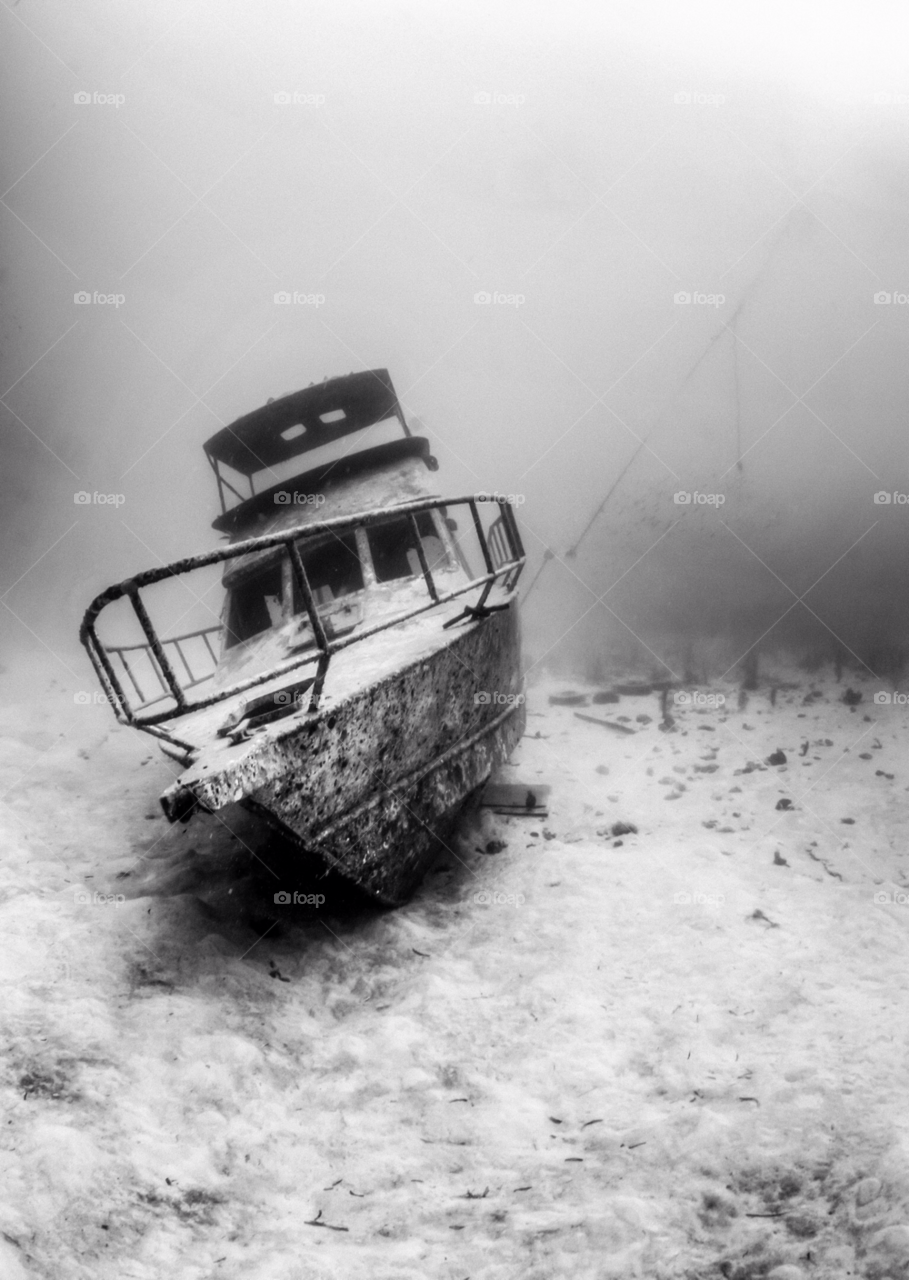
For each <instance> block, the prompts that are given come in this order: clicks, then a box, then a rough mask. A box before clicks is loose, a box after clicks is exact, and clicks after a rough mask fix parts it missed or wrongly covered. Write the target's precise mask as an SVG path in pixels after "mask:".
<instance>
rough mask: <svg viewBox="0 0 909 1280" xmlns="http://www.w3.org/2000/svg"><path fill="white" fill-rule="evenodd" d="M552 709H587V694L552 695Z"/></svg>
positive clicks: (550, 702) (550, 700) (550, 703)
mask: <svg viewBox="0 0 909 1280" xmlns="http://www.w3.org/2000/svg"><path fill="white" fill-rule="evenodd" d="M549 705H550V706H551V707H586V706H587V695H586V693H552V694H550V695H549Z"/></svg>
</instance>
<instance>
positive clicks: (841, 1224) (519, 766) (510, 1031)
mask: <svg viewBox="0 0 909 1280" xmlns="http://www.w3.org/2000/svg"><path fill="white" fill-rule="evenodd" d="M777 683H778V685H779V686H780V687H778V688H777V692H776V694H775V705H771V700H770V684H769V683H767V682H766V681H765V682H764V683H763V685H762V687H761V688H760V689H759V690H758V691H756V692H755V693H752V694H750V695H749V699H748V702H747V705H745V706H744V707H741V708H740V707H739V705H738V690H737V689H736V688H734V687H733V686H731V685H728V686H726V685H718V686H715V687H713V688H711V689H705V690H703V691H702V692H703V693H704V694H705V695H706V694H708V693H709V694H712V695H717V694H721V695H724V696H725V698H726V702H725V704H723V705H705V704H700V705H697V704H689V705H688V706H687V707H674V708H673V709H672V715H673V717H674V720H675V726H674V728H673V729H672V730H670V731H668V732H667V731H665V730H664V729H661V728H660V721H661V717H660V707H659V698H658V695H657V694H656V693H651V694H648V695H640V696H626V697H622V699H621V701H620V702H619V703H616V704H606V705H602V704H596V705H594V704H590V705H588V706H586V707H580V708H578V707H571V706H562V705H555V706H554V705H550V703H549V697H550V695H551V694H552V693H554V692H556V691H557V689H563V688H565V687H566V686H564V684H556V682H555V681H552V680H550V681H548V682H547V681H543V682H541V683H539V684H537V685H536V686H534V687H533V688H531V690H530V691H529V695H528V712H529V715H528V731H527V736H526V737H525V739H524V741H523V743H522V744H521V745H520V747H519V748H518V750H517V752H516V753H515V756H514V758H513V761H512V762H511V764H510V765H509V766H508V767H507V769H506V771H505V775H504V776H505V777H507V778H509V779H512V780H517V779H519V780H521V781H522V782H528V783H530V784H533V783H540V782H545V783H548V784H550V785H551V787H552V795H551V807H550V813H549V816H548V817H547V818H545V819H535V818H527V817H520V818H506V817H501V816H494V815H492V814H489V813H485V814H483V815H482V816H481V817H478V818H475V819H474V820H473V821H472V822H469V823H468V824H466V825H465V827H464V828H463V829H462V831H461V833H460V835H459V836H458V838H457V840H456V841H455V842H454V843H453V846H452V852H451V854H449V855H446V856H445V857H444V858H443V859H442V860H441V861H440V863H439V865H438V866H437V868H436V869H435V870H434V871H433V872H432V873H431V874H430V875H429V876H428V877H427V880H426V882H425V884H424V885H423V887H422V889H421V890H420V892H419V893H418V895H417V897H416V898H415V899H414V901H413V902H412V903H411V904H410V905H408V906H407V907H405V908H403V909H400V910H398V911H394V912H378V911H376V912H371V911H365V912H364V911H359V912H354V913H353V914H348V915H333V914H331V913H330V911H329V910H328V907H326V909H325V912H326V913H325V914H324V915H322V916H319V915H318V913H316V914H314V915H313V913H310V914H311V915H313V918H311V919H307V918H300V917H298V916H289V917H288V921H287V922H286V923H284V922H279V923H278V924H277V925H272V926H270V927H269V931H268V932H266V933H265V935H264V936H262V933H263V928H262V927H256V926H253V925H251V924H250V923H248V922H243V921H242V920H240V919H237V918H236V915H234V917H230V916H229V915H226V914H224V913H221V914H219V913H218V912H217V911H213V909H212V908H211V906H210V905H209V906H206V905H205V904H204V903H202V902H200V900H199V897H198V895H197V893H195V892H193V891H191V890H187V889H186V887H185V886H183V888H184V891H182V892H177V891H168V889H167V888H166V884H165V881H164V880H160V881H159V882H158V885H157V888H156V887H155V883H156V882H155V874H156V872H155V868H156V866H158V864H159V862H160V861H162V860H161V859H160V857H159V855H160V854H161V851H162V850H164V849H167V850H170V853H169V854H168V857H169V859H170V861H169V862H168V866H169V867H170V868H171V870H172V867H173V850H174V848H177V850H178V852H179V846H175V845H174V841H175V840H177V841H179V840H181V839H182V840H186V841H189V840H191V839H192V836H191V835H190V834H187V832H185V831H183V832H181V831H178V832H176V833H175V832H173V831H169V830H167V824H166V822H165V821H164V819H163V818H162V817H161V816H160V811H159V809H158V807H157V796H158V794H159V792H160V791H161V790H162V789H163V787H164V786H165V785H166V784H167V782H168V781H169V780H170V779H171V777H172V776H173V773H174V767H173V766H171V765H169V764H168V763H167V762H166V761H165V760H164V759H163V758H162V757H160V755H159V753H158V750H157V747H156V746H155V744H154V743H153V742H152V741H151V740H150V739H146V738H144V737H142V736H141V735H138V734H135V733H133V732H131V731H129V730H126V729H123V728H120V727H118V726H116V725H115V724H114V722H113V719H112V717H111V715H110V712H109V709H107V708H106V707H103V706H99V705H97V704H94V703H89V704H87V705H86V704H83V703H74V701H73V693H72V691H71V690H63V689H61V687H60V686H59V685H57V686H52V685H49V684H47V683H46V684H45V686H44V687H43V690H42V691H40V692H39V694H38V696H37V697H32V698H30V699H29V700H28V701H18V702H13V703H12V705H10V706H9V707H8V708H7V711H6V713H5V715H4V723H3V729H2V737H0V794H2V827H0V830H2V845H3V857H2V863H0V913H2V947H0V980H2V984H3V986H2V1026H3V1035H2V1042H0V1043H2V1067H0V1085H2V1089H3V1117H2V1135H3V1136H2V1143H0V1171H2V1177H0V1233H2V1234H0V1276H2V1278H3V1280H23V1278H25V1277H40V1278H41V1280H77V1278H78V1280H83V1278H85V1280H88V1278H89V1277H91V1278H92V1280H106V1278H108V1277H109V1278H110V1280H114V1278H116V1280H128V1278H134V1280H160V1277H163V1276H172V1277H180V1278H181V1280H183V1278H186V1280H213V1278H215V1277H217V1278H222V1277H223V1278H224V1280H228V1278H230V1280H233V1278H236V1280H240V1278H242V1280H329V1278H331V1280H334V1278H337V1280H361V1278H362V1280H403V1278H405V1277H421V1278H423V1277H433V1278H435V1277H439V1278H441V1280H467V1278H468V1277H470V1278H471V1280H477V1278H479V1277H488V1278H489V1280H512V1278H514V1280H517V1278H518V1277H520V1278H521V1280H544V1278H548V1277H561V1276H566V1277H568V1276H570V1277H574V1278H576V1280H595V1278H599V1277H612V1276H616V1277H624V1276H655V1277H692V1278H693V1277H705V1278H708V1277H709V1278H712V1277H716V1278H717V1280H719V1278H720V1277H731V1278H732V1280H746V1277H747V1278H751V1277H764V1276H770V1277H772V1278H773V1280H795V1278H796V1277H799V1276H806V1277H813V1276H817V1277H837V1278H839V1277H846V1276H862V1277H869V1278H872V1280H875V1278H877V1280H883V1277H887V1276H890V1277H897V1276H900V1275H904V1274H907V1268H909V1097H907V1037H909V1019H907V1016H906V1015H907V997H906V986H907V983H906V973H907V968H909V854H907V846H906V830H907V813H909V808H907V792H909V767H907V746H909V734H907V721H909V707H906V706H904V705H902V704H901V703H896V702H891V703H890V704H888V705H881V704H876V703H875V702H874V693H875V692H876V691H877V690H878V689H879V688H880V685H879V684H874V683H873V682H871V681H870V680H862V679H861V677H856V676H852V677H850V676H849V675H848V674H847V675H845V676H844V677H843V680H842V682H841V683H837V682H836V680H835V678H834V676H833V674H832V673H831V672H830V671H829V670H828V671H826V672H820V673H818V674H817V675H815V676H812V675H806V674H805V673H804V672H794V671H782V672H780V673H778V681H777ZM787 685H788V686H794V687H786V686H787ZM847 685H850V686H851V687H852V688H853V689H854V690H855V691H856V692H861V693H862V701H861V702H860V703H859V704H858V705H856V706H854V707H850V706H849V705H847V704H846V703H844V702H843V701H842V695H843V693H844V691H845V689H846V687H847ZM575 688H579V686H575ZM581 691H582V692H584V690H583V689H582V690H581ZM0 692H2V690H0ZM586 692H587V693H588V694H589V693H592V692H593V691H592V690H586ZM712 701H713V702H714V703H715V702H716V701H717V700H716V698H715V697H714V698H713V699H712ZM578 710H581V711H582V713H583V714H584V715H590V716H594V717H597V718H602V719H604V720H612V721H614V722H618V723H623V724H624V725H625V727H626V728H631V729H633V730H634V733H633V735H632V734H630V733H626V734H622V733H620V732H618V731H616V730H615V729H609V728H604V727H603V726H601V725H599V724H593V723H590V722H589V721H587V720H583V719H580V718H578V716H577V714H576V712H577V711H578ZM619 716H625V717H627V719H625V720H624V721H618V717H619ZM776 751H782V752H783V753H784V754H785V757H786V763H785V764H783V765H770V764H768V763H766V761H767V759H768V757H769V756H770V755H771V754H772V753H774V752H776ZM781 802H782V807H780V805H781ZM787 802H788V805H789V806H791V807H787ZM620 821H621V822H624V823H630V824H633V825H634V826H636V827H637V832H636V833H626V834H624V835H621V836H619V837H616V836H614V835H613V834H612V826H613V824H614V823H616V822H620ZM502 843H504V848H500V847H499V846H500V845H501V844H502ZM487 849H488V850H490V852H487ZM137 868H138V869H139V871H141V876H140V880H141V883H142V884H147V885H148V886H149V891H148V892H147V893H146V892H140V896H132V895H133V894H135V893H136V892H138V891H137V889H136V887H135V884H136V877H137V874H138V872H137ZM143 877H144V878H143ZM170 884H171V886H172V889H173V887H174V881H173V878H171V881H170ZM162 886H163V887H162ZM176 887H177V888H179V887H180V886H179V885H177V886H176ZM328 906H330V904H328Z"/></svg>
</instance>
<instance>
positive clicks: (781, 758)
mask: <svg viewBox="0 0 909 1280" xmlns="http://www.w3.org/2000/svg"><path fill="white" fill-rule="evenodd" d="M767 763H768V764H773V765H778V764H786V752H785V751H781V750H780V749H779V747H777V749H776V751H774V752H773V753H772V754H771V755H769V756H768V757H767Z"/></svg>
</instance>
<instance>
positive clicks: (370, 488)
mask: <svg viewBox="0 0 909 1280" xmlns="http://www.w3.org/2000/svg"><path fill="white" fill-rule="evenodd" d="M204 451H205V455H206V458H207V460H208V462H209V464H210V465H211V468H212V470H213V472H214V477H215V481H216V485H217V491H218V494H219V497H220V507H221V510H220V513H219V514H218V516H217V517H216V519H215V520H214V522H213V527H214V528H215V530H217V531H218V532H219V533H220V534H221V535H223V536H224V537H225V538H226V539H227V545H225V546H222V547H220V548H218V549H216V550H212V551H208V552H203V553H201V554H199V555H195V556H192V557H190V558H188V559H185V560H181V561H178V562H176V563H174V564H170V565H166V566H164V567H159V568H154V569H150V570H148V571H147V572H144V573H139V574H136V575H135V576H134V577H132V578H129V579H127V580H126V581H124V582H120V583H117V584H116V585H114V586H112V587H110V588H109V589H108V590H107V591H105V592H103V593H102V594H101V595H99V596H98V597H97V598H96V599H95V600H94V601H93V603H92V604H91V606H90V607H89V609H88V611H87V612H86V615H85V618H84V620H83V623H82V628H81V633H80V635H81V639H82V642H83V644H84V645H85V647H86V649H87V651H88V654H89V656H90V658H91V661H92V663H93V665H94V668H95V671H96V673H97V676H98V679H99V680H100V682H101V684H102V686H103V688H104V690H105V692H106V694H107V696H108V698H109V700H110V702H111V704H112V706H113V709H114V712H115V714H116V716H117V718H118V719H119V720H120V721H121V722H122V723H124V724H128V725H131V726H133V727H134V728H136V729H140V730H143V731H145V732H146V733H149V734H152V735H153V736H154V737H156V738H157V739H158V741H159V743H160V745H161V747H162V749H163V750H164V751H165V752H166V753H167V754H168V755H169V756H172V757H173V758H174V759H176V760H177V761H178V762H179V764H180V765H181V767H182V772H181V773H180V775H179V776H178V777H177V778H176V780H175V781H174V782H173V784H172V785H171V786H170V787H168V789H167V790H166V791H165V793H164V794H163V796H162V797H161V803H162V806H163V808H164V812H165V814H166V815H167V817H168V819H170V820H171V821H172V822H176V821H187V820H189V819H190V818H192V816H193V815H194V814H196V813H200V812H202V813H209V814H211V813H214V814H217V813H218V812H219V811H223V810H225V809H226V808H227V806H230V805H237V804H239V805H241V806H242V807H244V808H245V809H247V810H249V811H250V812H252V813H253V814H255V815H257V816H258V817H260V818H263V819H264V820H265V821H266V822H267V823H268V824H269V825H270V827H271V828H272V829H273V830H277V832H279V833H280V834H281V835H283V836H284V837H286V838H287V840H289V841H290V842H291V845H292V847H293V848H295V849H296V850H297V851H298V853H299V855H300V859H301V865H302V864H303V862H304V860H307V865H309V866H312V865H313V863H312V859H315V860H316V864H317V865H318V866H320V867H323V868H324V869H325V871H326V874H327V873H329V872H331V873H339V874H340V875H341V876H343V877H345V878H346V879H347V880H348V881H351V882H353V883H354V884H355V885H357V886H358V887H359V888H360V889H361V890H365V892H366V893H368V894H369V895H371V896H372V897H373V898H375V899H377V900H379V901H380V902H382V903H385V904H387V905H397V904H399V903H402V902H404V901H406V900H407V898H408V897H409V896H410V895H411V894H412V893H413V891H414V889H415V888H416V886H417V885H418V884H419V882H420V880H421V879H422V877H423V875H424V873H425V871H426V869H427V867H428V865H429V864H430V862H431V861H432V860H433V858H434V857H435V856H436V854H437V852H438V849H439V845H440V842H443V841H445V839H446V838H447V837H448V835H449V834H450V832H451V830H452V828H453V826H454V824H455V822H456V821H457V818H458V816H459V815H460V813H461V812H462V810H463V809H464V807H465V805H466V804H467V803H469V802H470V800H471V799H472V798H473V797H474V796H475V795H476V794H477V793H478V791H479V789H481V788H482V787H483V785H484V784H485V782H486V781H487V780H488V778H489V776H490V774H491V773H492V772H493V771H494V770H495V769H496V768H497V766H498V765H499V764H500V763H502V762H503V761H504V760H505V758H506V757H507V756H508V755H509V753H510V752H511V750H512V749H513V747H514V746H515V744H516V743H517V741H518V740H519V739H520V737H521V735H522V733H523V731H524V705H523V704H524V698H523V690H522V683H521V674H520V632H519V619H518V603H517V593H516V588H517V582H518V578H519V576H520V573H521V570H522V567H523V565H524V552H523V548H522V544H521V537H520V533H519V531H518V527H517V523H516V520H515V514H514V504H513V502H512V501H511V500H510V499H509V497H508V496H507V495H500V494H485V493H480V494H471V495H466V496H461V497H443V496H441V495H440V494H439V493H438V492H437V489H436V480H435V473H436V472H437V470H438V464H437V463H436V460H435V458H434V457H433V456H432V453H431V451H430V445H429V442H428V440H427V439H425V438H424V437H422V436H419V435H414V434H412V432H411V429H410V427H409V425H408V423H407V421H406V419H405V416H404V413H403V411H402V408H401V405H400V403H399V401H398V397H397V395H396V393H395V390H394V387H393V385H392V382H391V379H390V377H389V374H388V371H387V370H385V369H374V370H370V371H366V372H362V373H353V374H350V375H347V376H344V377H337V378H332V379H329V380H326V381H325V382H322V383H320V384H317V385H311V386H309V387H307V388H306V389H304V390H301V391H298V392H295V393H293V394H290V395H285V396H283V397H281V398H280V399H276V400H272V401H269V402H268V404H266V405H264V406H263V407H262V408H260V409H257V410H255V411H254V412H252V413H248V414H246V415H245V416H244V417H242V418H239V419H238V420H237V421H236V422H234V423H232V424H231V425H230V426H227V427H224V428H223V429H222V430H221V431H219V432H218V433H217V434H216V435H214V436H213V437H212V438H211V439H210V440H208V441H207V442H206V443H205V445H204ZM307 464H308V465H307ZM187 621H191V622H192V623H193V624H194V625H192V626H191V627H187V625H186V623H187ZM181 624H182V626H181Z"/></svg>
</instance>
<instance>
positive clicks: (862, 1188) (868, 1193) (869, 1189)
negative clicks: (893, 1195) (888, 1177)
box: [855, 1178, 881, 1205]
mask: <svg viewBox="0 0 909 1280" xmlns="http://www.w3.org/2000/svg"><path fill="white" fill-rule="evenodd" d="M880 1194H881V1182H880V1179H879V1178H862V1180H861V1182H860V1183H859V1184H858V1186H857V1187H856V1188H855V1203H856V1204H857V1205H864V1204H870V1202H871V1201H872V1200H876V1199H877V1197H878V1196H879V1195H880Z"/></svg>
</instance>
